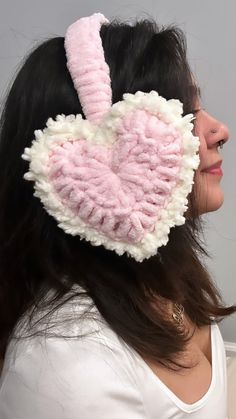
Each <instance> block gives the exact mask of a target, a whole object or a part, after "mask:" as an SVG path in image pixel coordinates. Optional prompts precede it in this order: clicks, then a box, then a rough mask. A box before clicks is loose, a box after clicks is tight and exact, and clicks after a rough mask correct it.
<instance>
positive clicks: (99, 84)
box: [65, 13, 112, 124]
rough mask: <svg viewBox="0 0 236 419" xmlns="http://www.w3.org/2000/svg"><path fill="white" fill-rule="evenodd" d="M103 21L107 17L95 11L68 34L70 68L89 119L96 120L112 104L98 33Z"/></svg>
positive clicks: (70, 27)
mask: <svg viewBox="0 0 236 419" xmlns="http://www.w3.org/2000/svg"><path fill="white" fill-rule="evenodd" d="M104 23H108V20H107V19H106V18H105V17H104V16H103V15H102V14H101V13H95V14H93V15H92V16H90V17H84V18H81V19H79V20H78V21H77V22H75V23H73V24H72V25H71V26H69V28H68V29H67V32H66V36H65V50H66V56H67V67H68V70H69V72H70V75H71V78H72V80H73V83H74V86H75V89H76V91H77V92H78V95H79V99H80V103H81V106H82V109H83V112H84V114H85V116H86V119H88V120H89V121H92V122H93V123H96V124H98V123H99V122H100V121H101V120H102V118H103V116H104V115H105V114H106V112H107V111H109V109H110V107H111V104H112V90H111V80H110V69H109V67H108V65H107V63H106V61H105V58H104V50H103V47H102V40H101V37H100V35H99V31H100V28H101V25H102V24H104Z"/></svg>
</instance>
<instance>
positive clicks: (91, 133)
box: [22, 91, 200, 262]
mask: <svg viewBox="0 0 236 419" xmlns="http://www.w3.org/2000/svg"><path fill="white" fill-rule="evenodd" d="M137 109H145V110H147V111H149V112H150V113H151V114H153V115H156V116H158V117H159V118H160V119H161V120H162V121H164V122H166V123H171V124H173V126H174V127H175V128H176V130H177V131H178V132H179V133H180V134H181V136H182V140H183V142H182V146H183V157H182V165H181V168H180V172H179V182H178V184H177V186H176V187H175V188H174V190H173V193H172V197H171V199H170V201H169V203H168V205H167V207H166V208H165V209H162V210H161V212H160V219H159V221H157V223H156V226H155V229H154V231H153V232H151V233H147V234H146V235H145V237H144V238H143V239H142V241H140V242H139V243H137V244H130V243H125V242H118V241H114V240H111V239H109V238H107V237H106V236H105V235H104V234H101V233H99V232H98V231H96V230H94V229H93V228H92V227H90V226H88V225H87V224H86V223H85V222H84V221H83V220H81V219H80V218H79V217H78V216H75V214H74V213H73V212H72V211H71V210H70V209H69V208H66V207H64V206H63V205H62V203H61V202H60V200H59V199H58V197H57V195H56V193H55V191H54V189H53V185H52V184H51V182H50V181H49V164H48V163H49V155H50V153H51V152H52V151H53V150H54V149H55V148H56V147H57V146H58V145H59V144H62V143H64V142H65V141H68V140H72V139H73V140H76V139H78V138H85V137H86V138H87V140H88V141H91V142H92V143H97V144H98V143H99V144H103V145H106V146H108V147H109V146H112V144H113V143H114V141H116V135H115V133H116V128H117V126H118V125H119V123H120V119H121V118H123V117H124V116H125V115H127V112H130V111H133V110H137ZM182 112H183V108H182V104H181V103H180V102H179V100H176V99H171V100H168V101H167V100H166V99H164V98H163V97H161V96H159V95H158V93H157V92H155V91H152V92H150V93H143V92H137V93H135V94H134V95H132V94H125V95H124V100H123V101H121V102H118V103H115V104H114V105H113V106H112V108H111V110H110V111H109V113H108V114H107V116H106V117H105V118H104V121H103V123H102V127H101V128H100V127H96V126H94V125H92V124H91V123H90V122H89V121H87V120H83V119H82V116H81V115H76V116H74V115H69V116H64V115H58V116H57V117H56V121H54V120H53V119H51V118H50V119H49V120H48V122H47V128H45V129H44V130H43V131H41V130H38V131H35V140H34V141H33V143H32V146H31V148H26V149H25V150H24V154H23V155H22V158H23V159H24V160H27V161H29V162H30V165H29V166H30V167H29V172H28V173H26V174H25V175H24V178H25V179H26V180H30V181H34V182H35V184H34V189H35V193H34V195H35V196H36V197H38V198H39V199H40V200H41V202H42V203H43V205H44V207H45V209H46V211H47V212H48V213H49V214H50V215H52V216H53V217H54V218H55V219H56V220H57V221H58V223H59V224H58V225H59V227H60V228H62V229H63V230H64V231H65V232H66V233H68V234H71V235H73V236H75V235H79V236H80V237H81V238H84V239H86V240H88V241H89V242H91V243H92V244H93V245H95V246H99V245H103V246H104V247H105V248H106V249H109V250H114V251H115V252H116V253H117V254H118V255H122V254H123V253H125V252H127V253H128V254H129V255H130V256H132V257H133V258H134V259H136V260H137V261H138V262H142V261H143V260H144V259H147V258H149V257H151V256H153V255H155V254H156V253H157V249H158V248H159V247H161V246H164V245H166V244H167V242H168V235H169V232H170V228H171V227H173V226H175V225H181V224H184V223H185V218H184V216H183V214H184V213H185V211H186V210H187V208H188V207H187V204H188V199H187V196H188V195H189V193H190V192H191V190H192V186H193V183H194V182H193V178H194V170H196V169H197V168H198V165H199V162H200V159H199V156H198V150H199V144H200V143H199V139H198V137H196V136H194V135H193V134H192V130H193V124H192V122H191V121H192V119H193V115H192V114H189V115H186V116H184V117H182ZM81 121H83V123H82V124H81ZM160 220H161V222H160Z"/></svg>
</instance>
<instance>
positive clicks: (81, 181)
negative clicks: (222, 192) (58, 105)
mask: <svg viewBox="0 0 236 419" xmlns="http://www.w3.org/2000/svg"><path fill="white" fill-rule="evenodd" d="M192 117H193V115H186V116H184V117H183V116H182V105H181V103H180V102H179V101H178V100H173V99H172V100H169V101H167V100H166V99H164V98H162V97H160V96H159V95H158V93H157V92H154V91H153V92H150V93H143V92H137V93H136V94H134V95H131V94H126V95H124V98H123V100H122V101H121V102H118V103H116V104H114V105H113V106H112V107H111V109H110V111H109V112H108V113H107V114H106V117H105V118H104V120H103V122H102V123H100V124H99V126H96V125H94V124H93V123H91V122H89V121H87V120H83V119H82V117H81V115H76V116H73V115H70V116H66V117H65V116H63V115H61V116H58V117H57V118H56V121H54V120H52V119H49V121H48V123H47V128H45V129H44V130H43V131H36V132H35V136H36V138H35V140H34V141H33V145H32V147H31V148H30V149H28V148H27V149H25V153H24V155H23V158H24V159H25V160H27V161H29V162H30V170H29V172H28V173H27V174H26V175H25V179H27V180H31V181H34V182H35V183H34V188H35V196H37V197H39V198H40V200H41V201H42V203H43V204H44V206H45V208H46V210H47V211H48V213H49V214H51V215H52V216H53V217H54V218H56V220H57V221H58V224H59V227H61V228H63V230H64V231H66V232H67V233H69V234H72V235H79V236H80V238H85V239H86V240H89V241H90V242H91V243H92V244H93V245H101V244H102V245H104V246H105V247H106V248H107V249H111V250H115V251H116V252H117V253H118V254H119V255H121V254H123V253H124V252H127V253H128V254H129V255H130V256H132V257H134V258H135V259H136V260H137V261H142V260H143V259H145V258H148V257H150V256H152V255H154V254H155V253H156V252H157V249H158V248H159V247H160V246H163V245H165V244H166V243H167V241H168V234H169V231H170V228H171V227H173V226H175V225H181V224H183V223H184V222H185V218H184V216H183V214H184V212H185V211H186V210H187V203H188V200H187V196H188V194H189V192H190V191H191V189H192V185H193V176H194V170H195V169H196V168H197V167H198V165H199V156H198V149H199V139H198V138H197V137H195V136H194V135H193V134H192V129H193V124H192V123H191V120H192Z"/></svg>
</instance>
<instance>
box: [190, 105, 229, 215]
mask: <svg viewBox="0 0 236 419" xmlns="http://www.w3.org/2000/svg"><path fill="white" fill-rule="evenodd" d="M194 114H195V117H196V119H195V123H194V133H195V135H197V136H198V137H199V139H200V150H199V156H200V165H199V168H198V169H197V171H196V175H195V193H196V201H197V203H198V212H199V215H200V214H204V213H207V212H211V211H215V210H217V209H218V208H220V207H221V205H222V204H223V201H224V194H223V191H222V189H221V185H220V181H221V179H222V176H223V172H222V169H221V165H222V157H221V156H220V153H219V147H220V145H221V144H223V143H225V142H226V141H227V140H228V138H229V131H228V128H227V127H226V126H225V125H224V124H222V123H221V122H220V121H218V120H217V119H215V118H213V117H212V116H211V115H209V114H208V113H207V112H206V111H205V110H204V109H203V108H201V105H200V103H199V101H198V102H197V104H196V108H195V110H194ZM220 142H221V143H220Z"/></svg>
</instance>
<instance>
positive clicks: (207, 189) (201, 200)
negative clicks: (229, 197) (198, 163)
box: [194, 170, 224, 214]
mask: <svg viewBox="0 0 236 419" xmlns="http://www.w3.org/2000/svg"><path fill="white" fill-rule="evenodd" d="M194 190H195V196H196V203H197V207H198V212H199V214H204V213H207V212H211V211H216V210H217V209H219V208H220V207H221V205H222V204H223V202H224V194H223V191H222V188H221V185H220V181H219V179H218V178H217V177H216V176H214V175H211V174H207V173H201V172H200V171H199V170H197V172H196V176H195V183H194Z"/></svg>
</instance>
